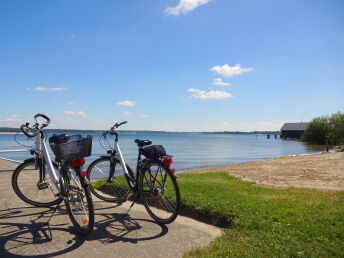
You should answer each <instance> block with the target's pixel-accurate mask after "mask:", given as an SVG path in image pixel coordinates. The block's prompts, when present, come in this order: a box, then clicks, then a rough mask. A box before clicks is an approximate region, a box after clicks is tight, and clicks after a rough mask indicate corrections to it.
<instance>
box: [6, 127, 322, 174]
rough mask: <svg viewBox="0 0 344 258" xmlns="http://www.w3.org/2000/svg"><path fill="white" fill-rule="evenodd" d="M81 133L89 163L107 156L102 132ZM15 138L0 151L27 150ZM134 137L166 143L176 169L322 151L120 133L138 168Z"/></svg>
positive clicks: (241, 138)
mask: <svg viewBox="0 0 344 258" xmlns="http://www.w3.org/2000/svg"><path fill="white" fill-rule="evenodd" d="M59 133H61V132H59ZM52 134H53V132H49V133H47V135H48V137H49V136H51V135H52ZM70 134H76V133H75V132H73V133H70ZM80 134H82V135H83V136H86V135H92V136H93V146H92V156H91V157H88V158H86V161H87V164H90V162H91V161H92V160H94V159H96V158H97V157H99V156H100V155H105V153H106V151H105V150H104V149H103V148H102V147H101V145H100V142H99V136H100V133H88V134H87V133H85V132H80ZM14 138H15V135H5V134H2V135H0V150H4V149H6V150H7V149H25V148H24V147H22V146H20V145H19V144H18V143H17V142H16V141H15V139H14ZM135 139H141V140H144V139H149V140H152V141H153V144H159V145H163V146H164V147H165V149H166V152H167V153H168V154H170V155H173V156H174V157H173V160H174V162H173V165H172V167H174V168H175V169H176V170H177V171H183V170H187V169H192V168H201V167H209V166H218V165H226V164H234V163H241V162H247V161H255V160H263V159H271V158H275V157H279V156H287V155H293V154H295V155H299V154H311V153H316V152H319V151H321V150H319V148H315V147H314V146H311V145H307V144H305V143H302V142H298V141H286V140H281V139H274V137H273V135H272V138H271V139H267V137H266V135H255V134H202V133H167V132H166V133H165V132H137V133H133V132H130V133H129V132H120V135H119V145H120V147H121V150H122V153H123V156H124V159H125V160H126V162H127V163H128V164H129V166H130V167H132V168H135V166H136V159H137V146H136V144H135V142H134V140H135ZM17 140H18V141H19V142H20V143H22V144H25V145H27V146H31V147H33V146H34V141H33V139H30V140H27V139H26V137H25V136H24V135H18V136H17ZM113 141H114V138H113V137H112V138H109V143H110V144H111V145H112V146H113ZM103 145H104V144H103ZM49 150H50V147H49ZM0 157H4V158H9V159H14V160H24V159H26V158H30V157H31V155H30V154H29V153H26V152H25V153H0Z"/></svg>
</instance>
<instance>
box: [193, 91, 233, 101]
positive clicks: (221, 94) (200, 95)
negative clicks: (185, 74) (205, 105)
mask: <svg viewBox="0 0 344 258" xmlns="http://www.w3.org/2000/svg"><path fill="white" fill-rule="evenodd" d="M188 92H193V93H195V94H192V95H191V96H190V98H195V99H227V98H233V96H232V95H231V94H229V93H228V92H225V91H218V90H211V91H208V92H206V91H204V90H197V89H193V88H191V89H188Z"/></svg>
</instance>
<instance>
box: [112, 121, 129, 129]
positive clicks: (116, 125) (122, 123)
mask: <svg viewBox="0 0 344 258" xmlns="http://www.w3.org/2000/svg"><path fill="white" fill-rule="evenodd" d="M126 123H128V121H123V122H118V123H116V124H115V125H114V127H116V128H118V127H120V126H121V125H124V124H126Z"/></svg>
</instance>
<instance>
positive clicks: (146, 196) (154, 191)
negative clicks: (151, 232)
mask: <svg viewBox="0 0 344 258" xmlns="http://www.w3.org/2000/svg"><path fill="white" fill-rule="evenodd" d="M139 182H140V185H139V186H140V191H141V196H142V198H143V204H144V206H145V208H146V210H147V211H148V213H149V215H150V216H151V217H152V218H153V219H154V220H156V221H157V222H159V223H163V224H168V223H171V222H172V221H174V220H175V219H176V217H177V215H178V213H179V209H180V192H179V187H178V184H177V181H176V178H175V176H174V175H173V174H172V173H171V171H170V170H169V168H168V167H166V166H165V165H164V164H163V163H160V162H150V163H147V164H146V165H145V166H144V167H143V170H142V173H141V175H140V181H139Z"/></svg>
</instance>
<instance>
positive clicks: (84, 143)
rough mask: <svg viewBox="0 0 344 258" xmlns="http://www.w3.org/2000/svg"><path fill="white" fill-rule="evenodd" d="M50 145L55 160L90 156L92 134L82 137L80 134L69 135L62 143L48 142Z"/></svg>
mask: <svg viewBox="0 0 344 258" xmlns="http://www.w3.org/2000/svg"><path fill="white" fill-rule="evenodd" d="M49 143H50V147H51V149H52V151H53V152H54V154H55V157H56V159H57V160H76V159H81V158H83V157H89V156H91V152H92V136H90V135H88V136H87V138H82V136H81V135H79V134H78V135H73V136H69V137H68V139H67V140H66V141H65V142H63V143H55V142H50V141H49Z"/></svg>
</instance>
